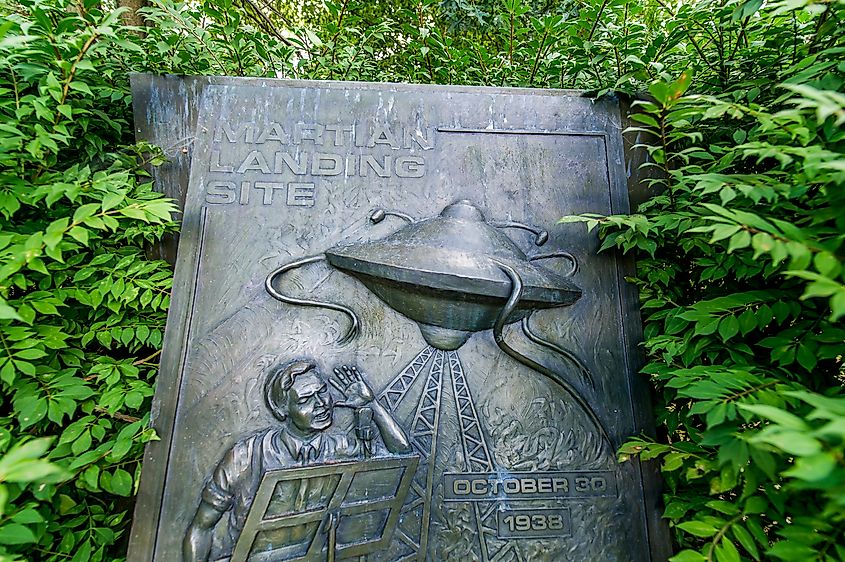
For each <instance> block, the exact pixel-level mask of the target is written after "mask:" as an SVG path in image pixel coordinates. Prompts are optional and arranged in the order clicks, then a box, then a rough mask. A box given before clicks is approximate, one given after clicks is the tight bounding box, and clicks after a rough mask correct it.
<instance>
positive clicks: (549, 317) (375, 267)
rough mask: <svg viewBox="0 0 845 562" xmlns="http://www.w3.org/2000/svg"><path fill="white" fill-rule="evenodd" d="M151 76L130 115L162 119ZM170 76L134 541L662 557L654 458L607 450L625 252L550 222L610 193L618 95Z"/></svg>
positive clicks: (632, 418)
mask: <svg viewBox="0 0 845 562" xmlns="http://www.w3.org/2000/svg"><path fill="white" fill-rule="evenodd" d="M136 82H137V79H136ZM195 84H197V83H195ZM144 86H145V87H146V88H147V89H148V92H150V93H148V94H147V96H146V98H144V97H143V96H141V97H137V98H136V102H138V103H143V100H144V99H146V100H147V101H148V107H151V108H152V109H148V110H147V111H146V113H144V111H143V110H142V111H141V113H142V114H144V115H146V116H147V117H148V120H147V122H146V125H145V127H152V128H153V129H154V128H155V127H157V126H158V127H161V128H164V129H166V128H167V127H170V128H172V127H173V125H172V123H170V124H167V123H165V122H164V121H165V120H164V119H163V117H162V116H163V115H166V114H167V111H165V110H163V109H162V107H167V104H168V103H176V102H177V97H176V96H171V97H170V98H167V96H166V95H165V96H157V90H156V80H154V79H148V80H147V81H144ZM165 90H166V89H165ZM162 91H164V90H162ZM168 91H171V93H172V89H171V90H168ZM186 99H187V101H188V102H190V103H196V104H197V105H196V112H195V115H196V129H195V130H196V132H195V134H194V135H193V136H192V138H191V142H190V146H191V150H192V156H191V168H190V180H189V188H188V192H187V197H186V201H185V212H184V220H183V229H182V234H181V241H180V247H179V256H178V262H177V270H176V280H175V283H174V291H173V299H172V303H173V305H172V309H171V312H170V317H169V319H168V326H167V334H166V338H165V347H164V352H163V357H162V368H161V375H160V380H159V386H158V389H157V395H156V412H155V416H154V420H153V424H154V426H155V428H156V429H157V430H158V432H159V435H160V436H161V441H159V442H156V443H154V444H152V445H151V446H150V447H149V451H148V453H147V457H146V460H145V466H144V472H143V478H142V483H141V492H140V496H139V503H138V507H137V510H136V514H135V525H134V527H133V536H132V545H131V550H130V560H133V561H135V560H157V561H163V562H170V561H176V560H186V561H194V560H203V561H205V560H230V561H231V562H246V561H249V562H259V561H268V562H269V561H272V562H276V561H285V560H289V561H318V560H330V561H331V560H355V561H363V560H366V561H370V562H398V561H405V560H419V561H423V560H432V561H456V562H457V561H461V562H464V561H480V562H493V561H502V562H509V561H532V560H537V561H548V562H552V561H554V562H559V561H566V560H571V561H578V562H582V561H617V560H618V561H633V562H641V561H644V560H658V559H661V558H665V550H663V549H664V548H665V540H664V539H665V537H664V536H663V535H662V531H661V529H660V526H659V524H658V523H657V519H658V518H657V515H656V513H657V512H656V506H655V504H656V500H657V498H656V497H655V496H656V494H655V492H654V489H653V482H652V480H651V476H650V475H649V474H648V473H644V471H643V469H642V468H641V467H640V465H639V464H637V463H635V462H626V463H621V464H620V463H618V462H617V461H616V457H615V454H614V451H615V450H616V448H617V447H618V446H619V445H620V443H621V442H622V440H623V439H624V438H625V437H626V436H629V435H632V434H636V433H639V432H641V431H644V430H647V429H648V428H647V421H644V420H646V417H647V415H648V404H647V400H646V398H645V394H644V391H643V389H642V388H641V387H640V385H639V383H638V382H637V375H636V374H635V371H636V360H635V355H636V354H635V349H636V343H637V339H638V321H639V319H638V316H637V315H636V303H635V301H634V299H633V297H632V291H631V289H630V287H627V286H626V285H625V282H624V279H623V277H624V275H625V272H626V271H628V270H629V268H630V264H628V263H624V262H622V261H621V260H620V259H619V258H617V257H614V256H613V255H611V254H602V255H596V249H597V246H598V241H597V239H596V238H595V236H593V235H589V234H587V233H585V232H584V228H583V226H581V225H564V224H558V222H557V221H558V219H559V218H560V217H561V216H563V215H567V214H576V213H585V212H592V213H620V212H626V211H627V206H628V205H627V200H628V196H627V190H626V175H625V168H624V152H623V147H622V137H621V125H620V116H619V109H618V107H617V106H616V105H615V104H614V103H612V102H608V101H605V102H598V103H597V102H594V101H591V100H589V99H586V98H583V97H579V96H578V95H576V93H573V92H563V91H537V90H519V89H494V88H458V87H430V86H407V85H377V84H359V83H314V82H288V81H264V80H238V79H226V78H219V79H210V80H206V81H204V82H202V83H200V84H199V86H197V87H196V88H195V89H194V91H193V93H192V95H191V96H189V97H188V98H186ZM182 101H184V100H182ZM156 103H157V104H159V105H158V106H157V107H158V109H155V107H154V105H155V104H156ZM162 104H164V105H162ZM156 111H157V112H158V113H156ZM137 113H138V109H137V108H136V115H137ZM187 113H188V112H183V118H184V117H185V115H187ZM150 115H153V117H152V118H150V117H149V116H150ZM155 115H158V117H155ZM156 119H158V121H156ZM189 120H190V119H189ZM157 122H158V125H157V124H156V123H157ZM184 127H188V125H184ZM151 138H153V140H155V135H152V136H151ZM159 142H160V139H159Z"/></svg>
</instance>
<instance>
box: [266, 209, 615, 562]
mask: <svg viewBox="0 0 845 562" xmlns="http://www.w3.org/2000/svg"><path fill="white" fill-rule="evenodd" d="M388 216H395V217H398V218H401V219H403V220H405V221H407V222H408V223H409V224H407V225H406V226H404V227H403V228H400V229H399V230H398V231H397V232H395V233H394V234H392V235H389V236H387V237H386V238H383V239H380V240H375V241H370V242H363V243H346V244H344V243H340V244H338V245H336V246H334V247H332V248H330V249H328V250H327V251H326V252H325V253H324V254H322V255H316V256H310V257H305V258H301V259H298V260H295V261H293V262H290V263H287V264H285V265H282V266H281V267H279V268H277V269H276V270H274V271H273V272H271V273H270V274H269V275H268V277H267V279H266V283H265V288H266V289H267V291H268V292H269V293H270V294H271V295H272V296H273V297H274V298H276V299H278V300H280V301H282V302H283V303H285V304H288V305H297V306H312V307H322V308H327V309H330V310H335V311H338V312H341V313H343V314H345V315H346V316H347V317H348V319H349V321H350V324H349V327H348V329H347V330H346V333H345V335H343V336H342V337H341V338H340V343H341V344H346V343H349V342H350V341H352V340H354V339H355V338H356V337H357V335H358V333H359V331H360V329H361V322H360V320H359V318H358V315H357V314H356V312H355V311H354V310H352V309H351V308H349V307H348V306H346V305H344V304H340V303H333V302H321V301H317V300H311V299H306V298H300V297H293V296H290V295H287V294H285V293H284V292H282V291H281V290H280V289H279V286H280V280H281V277H282V276H283V275H284V274H286V273H288V272H290V271H292V270H294V269H297V268H300V267H304V266H308V265H309V264H313V263H316V262H320V261H323V260H325V261H327V262H328V263H329V264H330V265H331V266H333V267H334V268H336V269H338V270H341V271H343V272H344V273H347V274H349V275H352V276H353V277H355V278H357V279H358V280H359V281H361V282H362V283H363V284H364V286H366V287H367V288H368V289H369V290H370V291H372V292H373V293H374V294H375V295H376V296H378V298H379V299H381V300H382V301H383V302H384V303H385V304H387V305H388V306H389V307H391V308H392V309H394V310H396V311H397V312H399V313H401V314H402V315H404V316H406V317H407V318H409V319H411V320H413V321H414V322H416V323H417V326H418V327H419V330H420V332H421V334H422V336H423V339H424V340H425V342H426V343H427V344H428V345H427V346H426V347H424V348H423V349H422V350H421V351H420V352H419V353H418V354H417V355H416V357H415V358H414V359H413V360H412V361H411V362H410V363H409V364H408V365H407V366H406V367H405V369H403V370H402V371H401V372H400V373H399V374H397V376H396V377H395V378H394V379H393V380H392V381H391V382H390V383H389V384H388V386H387V387H386V388H385V389H384V390H383V391H382V392H381V393H380V394H379V396H378V400H377V401H376V404H379V406H380V407H381V408H382V409H383V410H379V411H380V412H381V411H386V412H395V411H397V410H398V408H399V406H400V404H401V403H402V402H403V401H404V400H405V398H406V397H407V396H408V395H409V393H410V392H409V391H410V389H411V387H413V386H416V387H417V388H419V387H420V386H422V393H421V395H420V397H419V399H418V403H417V406H416V409H415V413H414V415H413V417H412V418H411V419H409V420H407V423H406V427H409V436H410V443H411V445H412V447H413V449H414V451H415V452H416V453H418V454H419V455H420V464H419V467H418V469H417V471H416V474H415V476H414V486H412V491H411V494H410V495H409V498H408V500H407V501H406V504H405V505H404V506H403V510H402V516H401V517H400V520H399V522H398V527H399V532H400V534H402V536H403V538H404V539H405V543H406V545H405V546H406V547H408V548H405V549H396V548H393V549H391V551H390V552H388V553H387V554H385V555H384V556H383V557H379V558H378V560H385V561H391V562H392V561H394V560H406V559H407V560H411V559H415V560H420V561H422V560H426V559H431V556H430V551H429V548H430V545H429V542H431V543H432V544H433V545H437V543H438V541H437V540H436V539H433V538H432V535H433V534H434V532H435V531H436V530H438V529H440V528H442V527H443V525H444V524H446V525H448V518H449V517H453V516H455V514H458V517H459V518H461V519H464V520H466V521H468V522H471V525H470V527H471V532H469V533H465V534H463V536H460V538H459V540H458V541H457V542H456V543H455V544H453V545H452V546H451V547H448V548H447V550H446V551H443V550H442V548H443V547H444V545H442V544H441V545H439V546H438V550H439V551H440V552H441V553H440V554H439V555H436V556H438V557H442V558H443V559H444V560H459V559H462V560H476V559H478V560H482V561H485V562H486V561H487V560H492V559H496V560H521V559H522V558H523V556H524V553H523V551H524V550H525V547H524V546H523V547H520V541H521V540H524V539H539V540H553V539H554V538H555V537H566V536H569V535H570V534H571V523H570V522H569V521H570V517H571V516H570V511H569V508H568V507H565V506H564V504H563V501H562V500H564V499H571V498H581V499H583V498H615V497H616V494H617V491H616V485H615V479H614V474H613V472H612V471H610V470H607V469H608V468H610V466H609V460H608V459H610V458H612V446H613V445H612V443H611V440H610V437H609V435H608V432H607V430H606V429H605V425H604V423H603V422H602V421H601V419H600V418H599V417H598V415H597V414H596V412H595V411H594V409H593V408H592V406H591V405H590V403H589V400H588V399H586V398H585V397H583V396H582V395H581V393H580V392H579V390H578V389H577V388H576V386H575V385H573V384H572V383H571V382H570V381H569V380H567V378H565V377H564V376H562V375H561V374H559V373H558V372H556V371H554V370H551V369H549V368H547V367H545V366H544V365H542V364H541V363H539V362H537V361H535V360H533V359H531V358H529V357H527V356H525V355H523V354H522V353H520V352H518V351H516V350H515V349H514V348H513V347H511V345H510V344H508V343H507V342H506V341H505V337H504V335H503V329H504V326H505V325H507V324H513V323H515V322H519V321H521V322H522V331H523V332H524V334H525V335H526V337H527V338H528V340H529V341H531V342H533V343H535V344H537V345H539V346H541V347H543V348H545V349H550V350H552V351H554V352H557V353H558V354H559V356H560V357H562V358H563V359H564V360H566V361H569V362H570V363H571V364H572V365H574V366H575V367H576V369H575V371H576V372H578V373H580V375H581V377H582V378H583V379H584V381H587V382H588V383H589V382H591V377H592V375H591V373H590V371H589V369H588V368H587V367H586V366H585V365H584V363H583V362H582V361H581V360H580V359H579V358H578V357H577V356H576V355H575V354H574V353H572V352H570V351H568V350H566V349H563V348H562V347H560V346H557V345H555V344H553V343H552V342H548V341H546V340H544V339H542V338H540V337H538V336H537V335H536V334H535V333H534V332H533V331H532V330H531V327H530V324H529V317H530V315H531V314H532V313H533V312H535V311H537V310H543V309H549V308H556V307H563V306H568V305H571V304H572V303H574V302H575V301H577V300H578V299H579V298H580V296H581V289H579V288H578V287H577V286H576V285H575V284H574V283H573V282H572V281H571V280H570V279H568V276H569V275H571V274H573V273H574V272H575V270H576V268H577V263H576V261H575V258H574V257H573V256H572V255H571V254H569V253H568V252H563V251H560V252H553V253H545V254H544V253H535V254H533V255H531V256H527V255H526V254H525V253H524V252H523V251H522V250H521V249H520V248H519V247H518V246H517V245H516V244H515V243H514V242H513V241H512V240H511V239H510V238H509V237H508V236H506V235H505V234H504V233H503V232H502V231H501V230H500V229H502V228H519V229H522V230H527V231H530V232H532V233H533V234H534V244H535V245H536V246H542V245H543V244H545V243H546V241H547V240H548V238H549V235H548V233H547V232H546V231H543V230H539V229H537V228H533V227H531V226H528V225H524V224H522V223H518V222H514V221H505V222H488V221H487V219H486V218H485V216H484V214H483V213H482V211H481V210H480V209H479V208H478V207H477V206H475V205H474V204H472V203H471V202H470V201H467V200H459V201H455V202H454V203H452V204H450V205H448V206H447V207H446V208H445V209H443V211H442V212H441V213H440V214H439V215H438V216H436V217H433V218H429V219H423V220H416V219H414V218H413V217H410V216H408V215H406V214H404V213H401V212H395V211H384V210H380V209H379V210H376V211H374V212H373V213H372V214H371V216H370V222H371V223H373V224H378V223H380V222H382V221H383V220H384V219H385V218H386V217H388ZM549 258H564V259H566V260H567V261H569V262H570V264H571V266H570V268H569V271H568V273H566V274H564V275H559V274H556V273H554V272H553V271H551V270H549V269H546V268H544V267H541V266H539V265H537V264H535V263H534V262H535V261H538V260H543V259H549ZM486 330H492V332H493V336H494V340H495V342H496V345H497V346H498V347H499V349H500V350H501V351H503V352H504V353H506V354H507V355H508V356H510V357H511V358H513V359H515V360H516V361H518V362H520V363H522V364H523V365H525V366H527V367H529V368H531V369H533V370H534V371H536V372H538V373H540V374H541V375H543V376H544V377H547V378H548V379H550V380H551V381H553V382H554V383H555V384H556V385H557V386H558V387H559V388H560V389H562V390H563V391H564V392H565V393H566V394H567V395H568V397H569V398H570V401H571V403H572V405H573V406H574V407H575V408H577V409H580V410H581V412H582V414H583V415H584V416H585V417H586V418H587V419H588V420H589V423H590V424H591V426H592V427H591V428H590V429H591V430H589V431H587V432H586V433H585V434H584V435H585V439H584V442H583V443H581V444H580V452H579V454H580V458H581V460H582V463H586V462H590V461H592V463H593V465H594V466H595V467H597V468H600V469H604V470H598V471H594V472H592V473H585V472H580V473H566V472H559V471H558V472H553V471H549V470H548V468H550V467H549V466H548V465H545V466H543V467H542V469H540V470H537V469H539V468H541V467H539V466H536V464H535V466H534V467H532V468H535V470H534V471H531V472H513V473H510V475H509V476H507V477H503V476H502V474H503V473H504V472H506V471H508V470H509V469H510V470H513V469H514V468H518V463H512V462H509V463H507V465H505V466H503V465H502V464H501V463H500V462H497V459H496V458H495V453H496V451H495V450H494V447H493V446H492V444H493V443H495V444H498V443H499V442H501V440H502V439H507V435H506V433H507V431H505V432H504V433H505V434H501V432H497V433H500V434H499V435H496V436H494V438H493V439H492V440H491V439H490V437H489V435H490V432H489V430H488V429H487V428H485V427H484V425H485V424H484V420H482V419H481V417H480V416H479V407H478V406H477V405H476V403H475V398H474V397H473V394H472V392H471V387H470V385H469V384H468V381H467V376H466V373H465V369H464V365H463V363H462V361H461V359H460V356H459V353H458V351H459V350H460V348H461V347H463V346H464V344H465V343H466V342H467V340H468V339H469V338H470V337H471V336H472V335H473V334H474V333H477V332H482V331H486ZM341 380H343V379H341ZM418 380H419V381H424V382H420V383H418V382H417V381H418ZM449 381H451V384H449ZM444 387H446V388H444ZM587 387H589V385H587ZM447 388H448V391H447ZM447 394H451V395H452V397H453V399H454V406H453V408H454V410H451V408H450V414H449V417H452V416H453V415H454V417H456V418H457V420H458V427H459V431H458V434H459V435H458V444H459V449H458V451H459V454H458V455H456V457H459V458H456V462H454V463H452V465H451V468H452V469H453V471H452V472H449V471H445V472H443V471H442V469H441V471H438V470H437V468H436V459H437V455H438V439H439V437H440V434H441V433H442V427H441V421H440V420H441V413H442V412H443V410H444V409H445V406H446V405H445V404H444V402H445V399H444V396H445V395H447ZM537 400H538V399H534V401H533V403H536V402H537ZM452 411H453V412H454V414H452ZM381 415H382V416H383V417H389V414H388V413H382V414H381ZM489 421H492V420H488V422H489ZM563 435H564V433H562V432H561V433H560V436H561V437H563ZM557 440H558V437H557V436H553V438H552V442H555V441H557ZM491 441H492V443H491ZM545 446H546V447H550V444H547V445H545ZM546 454H548V455H551V454H555V453H554V452H553V451H549V452H548V453H546ZM569 454H570V455H571V454H572V450H570V451H569ZM520 455H521V456H522V457H523V458H522V460H523V461H528V460H530V456H531V455H530V451H522V452H521V453H520ZM582 466H583V464H582ZM543 469H545V470H543ZM438 496H439V499H438ZM502 500H507V501H502ZM441 502H442V503H443V505H442V507H441V508H438V506H437V504H438V503H441ZM456 504H457V505H456ZM444 518H445V519H444ZM459 535H460V533H459ZM461 543H466V547H465V548H463V549H461V547H460V545H461ZM552 552H553V549H551V548H550V549H547V550H546V554H547V555H548V554H550V553H552Z"/></svg>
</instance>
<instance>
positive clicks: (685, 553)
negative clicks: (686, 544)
mask: <svg viewBox="0 0 845 562" xmlns="http://www.w3.org/2000/svg"><path fill="white" fill-rule="evenodd" d="M706 560H707V557H706V556H704V555H703V554H701V553H700V552H697V551H695V550H682V551H681V552H679V553H678V554H676V555H675V556H673V557H672V558H670V559H669V562H706Z"/></svg>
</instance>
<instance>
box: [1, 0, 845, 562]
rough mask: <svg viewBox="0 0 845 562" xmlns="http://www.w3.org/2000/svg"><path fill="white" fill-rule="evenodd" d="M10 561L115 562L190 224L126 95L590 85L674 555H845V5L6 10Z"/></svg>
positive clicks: (789, 1)
mask: <svg viewBox="0 0 845 562" xmlns="http://www.w3.org/2000/svg"><path fill="white" fill-rule="evenodd" d="M0 11H2V13H3V15H4V18H3V22H2V23H0V386H2V389H3V396H4V400H3V408H2V410H0V417H2V424H0V451H2V453H3V456H2V458H0V510H2V514H0V560H16V559H25V560H51V561H53V560H56V561H58V560H71V561H74V562H75V561H83V560H118V559H121V558H122V557H123V556H124V553H125V550H126V535H127V529H128V525H129V522H130V521H129V516H130V513H131V508H132V499H131V498H132V496H133V493H134V491H135V487H136V485H137V478H138V471H139V464H138V463H139V459H140V456H141V452H142V448H143V443H145V442H147V441H148V440H150V439H154V438H155V435H154V432H152V431H151V430H150V429H148V428H147V427H146V424H147V422H148V419H149V408H150V399H151V396H152V391H153V386H152V385H153V383H154V380H155V372H156V367H157V357H158V350H159V347H160V344H161V337H162V330H163V328H164V321H165V314H166V309H167V306H168V300H169V290H170V281H171V270H170V267H169V266H168V265H167V264H166V263H164V262H161V261H156V260H152V259H149V258H148V256H147V255H146V254H145V251H144V248H145V247H146V245H148V244H150V243H153V242H155V241H156V240H158V239H159V238H160V237H161V236H162V235H164V234H166V233H168V232H173V231H175V230H176V228H177V223H176V222H175V221H174V219H178V215H176V214H174V212H175V207H174V205H173V204H172V203H171V202H170V201H168V200H165V199H162V198H161V196H159V195H158V194H156V193H155V192H154V191H153V189H152V185H151V184H150V182H149V180H148V176H147V175H146V172H145V170H146V169H148V167H149V166H150V165H155V164H157V163H160V162H161V161H162V158H163V157H164V156H163V153H162V152H161V150H160V149H158V148H156V147H151V146H144V145H137V144H134V142H133V126H132V122H131V107H130V104H131V99H130V96H129V84H128V78H127V76H128V73H130V72H135V71H144V72H156V73H184V74H229V75H243V76H275V77H285V78H310V79H336V80H368V81H369V80H378V81H401V82H417V83H439V84H470V85H494V86H528V87H553V88H581V89H585V90H588V91H589V93H590V95H594V96H600V95H618V96H622V97H625V98H626V99H628V100H630V101H632V102H633V107H634V109H635V113H634V115H633V116H632V120H633V122H634V123H635V125H636V127H635V128H633V129H632V130H631V131H630V137H631V138H633V139H636V142H639V143H641V144H642V145H643V146H642V147H641V148H642V150H645V151H646V152H647V153H648V154H649V158H648V162H647V164H646V166H648V167H649V168H652V169H653V170H652V171H653V172H654V173H650V174H648V175H649V177H652V178H654V179H651V180H648V182H649V183H648V186H647V187H648V188H649V190H650V193H651V194H652V195H653V197H652V198H651V199H649V200H648V201H647V202H645V203H643V204H641V205H640V206H639V208H638V209H637V210H636V212H635V214H633V215H631V216H626V217H600V216H592V217H583V216H582V217H567V218H565V219H564V220H567V221H583V222H585V223H586V225H587V226H588V227H590V228H598V230H599V232H600V234H601V235H602V236H603V238H604V240H605V242H604V246H605V248H606V249H607V250H608V251H622V252H628V253H632V254H634V255H635V256H636V257H637V259H638V273H637V276H636V278H635V279H632V280H631V282H633V283H635V284H637V286H638V287H639V289H640V295H641V303H642V308H643V318H644V322H645V336H646V340H645V344H644V349H645V352H646V355H647V365H646V367H645V370H644V373H645V374H644V375H643V376H648V377H650V379H651V380H652V382H653V385H654V388H655V416H656V418H657V421H658V434H657V436H656V437H645V436H632V438H631V439H630V440H629V442H628V443H627V444H626V445H625V446H624V447H623V449H622V451H621V452H620V456H621V458H622V459H623V460H624V459H626V458H628V457H630V456H632V455H639V456H640V457H641V458H643V459H655V461H656V462H658V463H659V464H660V467H661V470H662V472H663V476H664V479H665V481H666V491H665V502H666V511H665V517H666V519H667V521H668V522H669V524H670V525H671V526H672V528H673V536H674V538H675V540H676V547H677V548H676V551H677V553H678V554H676V556H675V557H674V558H673V560H676V561H678V562H695V561H704V560H707V561H714V560H715V561H718V562H735V561H739V560H763V559H780V560H819V561H835V560H845V538H843V537H845V453H843V451H845V397H843V382H844V381H845V375H844V374H843V354H845V343H844V342H845V329H843V324H842V318H843V316H845V285H843V260H845V249H843V237H845V195H843V187H845V186H843V184H844V183H845V157H843V144H845V141H843V127H842V125H843V123H845V94H843V89H845V88H843V75H845V62H843V60H845V57H843V52H845V44H844V41H843V39H845V26H843V25H842V24H841V22H842V17H843V14H845V2H842V0H828V1H820V2H816V1H808V0H781V1H775V2H763V0H751V1H743V0H724V1H722V0H719V1H716V0H691V1H684V2H668V1H665V0H644V1H642V2H636V3H635V2H625V1H621V0H578V1H569V2H551V1H529V0H525V1H520V0H420V1H415V0H392V1H386V0H384V1H368V2H354V1H350V0H346V1H343V0H341V1H339V2H330V1H318V0H303V1H284V0H276V1H273V0H209V1H202V2H191V3H174V2H172V1H170V0H125V1H124V0H122V1H121V2H119V5H115V4H113V3H111V2H100V1H94V0H81V1H78V2H71V1H68V0H41V1H38V2H32V1H26V2H10V1H8V0H3V1H2V2H0Z"/></svg>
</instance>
